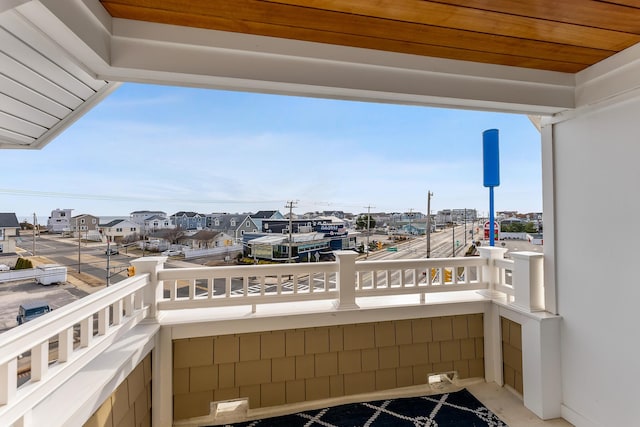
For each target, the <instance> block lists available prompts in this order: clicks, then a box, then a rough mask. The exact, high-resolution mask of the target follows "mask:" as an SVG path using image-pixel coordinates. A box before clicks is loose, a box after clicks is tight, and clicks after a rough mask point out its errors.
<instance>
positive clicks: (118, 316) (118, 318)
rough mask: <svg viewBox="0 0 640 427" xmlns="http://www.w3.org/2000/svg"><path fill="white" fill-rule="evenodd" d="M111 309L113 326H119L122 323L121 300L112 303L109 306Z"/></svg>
mask: <svg viewBox="0 0 640 427" xmlns="http://www.w3.org/2000/svg"><path fill="white" fill-rule="evenodd" d="M111 307H112V311H113V325H114V326H115V325H119V324H120V323H122V300H121V299H119V300H118V301H116V302H114V303H113V304H111Z"/></svg>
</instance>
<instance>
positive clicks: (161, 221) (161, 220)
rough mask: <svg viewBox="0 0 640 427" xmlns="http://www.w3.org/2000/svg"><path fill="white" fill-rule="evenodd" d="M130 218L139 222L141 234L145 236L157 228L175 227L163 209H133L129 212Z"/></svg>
mask: <svg viewBox="0 0 640 427" xmlns="http://www.w3.org/2000/svg"><path fill="white" fill-rule="evenodd" d="M129 219H130V220H131V221H133V222H135V223H136V224H138V228H139V230H140V234H141V235H145V236H146V235H148V234H149V233H153V232H155V231H157V230H161V229H165V228H173V227H175V226H174V225H173V224H172V223H171V220H170V219H169V218H168V217H167V214H166V212H163V211H146V210H143V211H133V212H131V213H130V214H129Z"/></svg>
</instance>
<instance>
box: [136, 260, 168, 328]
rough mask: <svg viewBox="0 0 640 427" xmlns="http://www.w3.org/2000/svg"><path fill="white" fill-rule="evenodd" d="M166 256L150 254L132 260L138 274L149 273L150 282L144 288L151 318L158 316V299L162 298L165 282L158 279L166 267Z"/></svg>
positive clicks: (145, 301) (145, 300)
mask: <svg viewBox="0 0 640 427" xmlns="http://www.w3.org/2000/svg"><path fill="white" fill-rule="evenodd" d="M166 260H167V257H166V256H150V257H143V258H137V259H134V260H133V261H131V265H133V266H134V267H135V268H136V275H138V274H145V273H149V284H148V285H147V286H146V287H145V289H144V294H143V295H144V296H143V297H144V303H145V304H147V305H148V306H149V315H148V318H149V319H156V318H157V317H158V301H160V300H161V299H162V297H163V296H162V293H163V284H162V281H161V280H158V273H159V272H160V271H161V270H162V269H163V268H164V263H165V261H166Z"/></svg>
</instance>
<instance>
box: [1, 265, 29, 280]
mask: <svg viewBox="0 0 640 427" xmlns="http://www.w3.org/2000/svg"><path fill="white" fill-rule="evenodd" d="M37 274H38V270H37V269H35V268H24V269H21V270H9V271H0V283H4V282H12V281H14V280H28V279H35V278H36V276H37Z"/></svg>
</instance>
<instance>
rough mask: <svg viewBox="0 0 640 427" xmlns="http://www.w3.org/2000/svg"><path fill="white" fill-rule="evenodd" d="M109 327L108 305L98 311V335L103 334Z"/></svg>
mask: <svg viewBox="0 0 640 427" xmlns="http://www.w3.org/2000/svg"><path fill="white" fill-rule="evenodd" d="M108 327H109V307H105V308H103V309H102V310H100V311H98V335H105V334H106V333H107V328H108Z"/></svg>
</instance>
